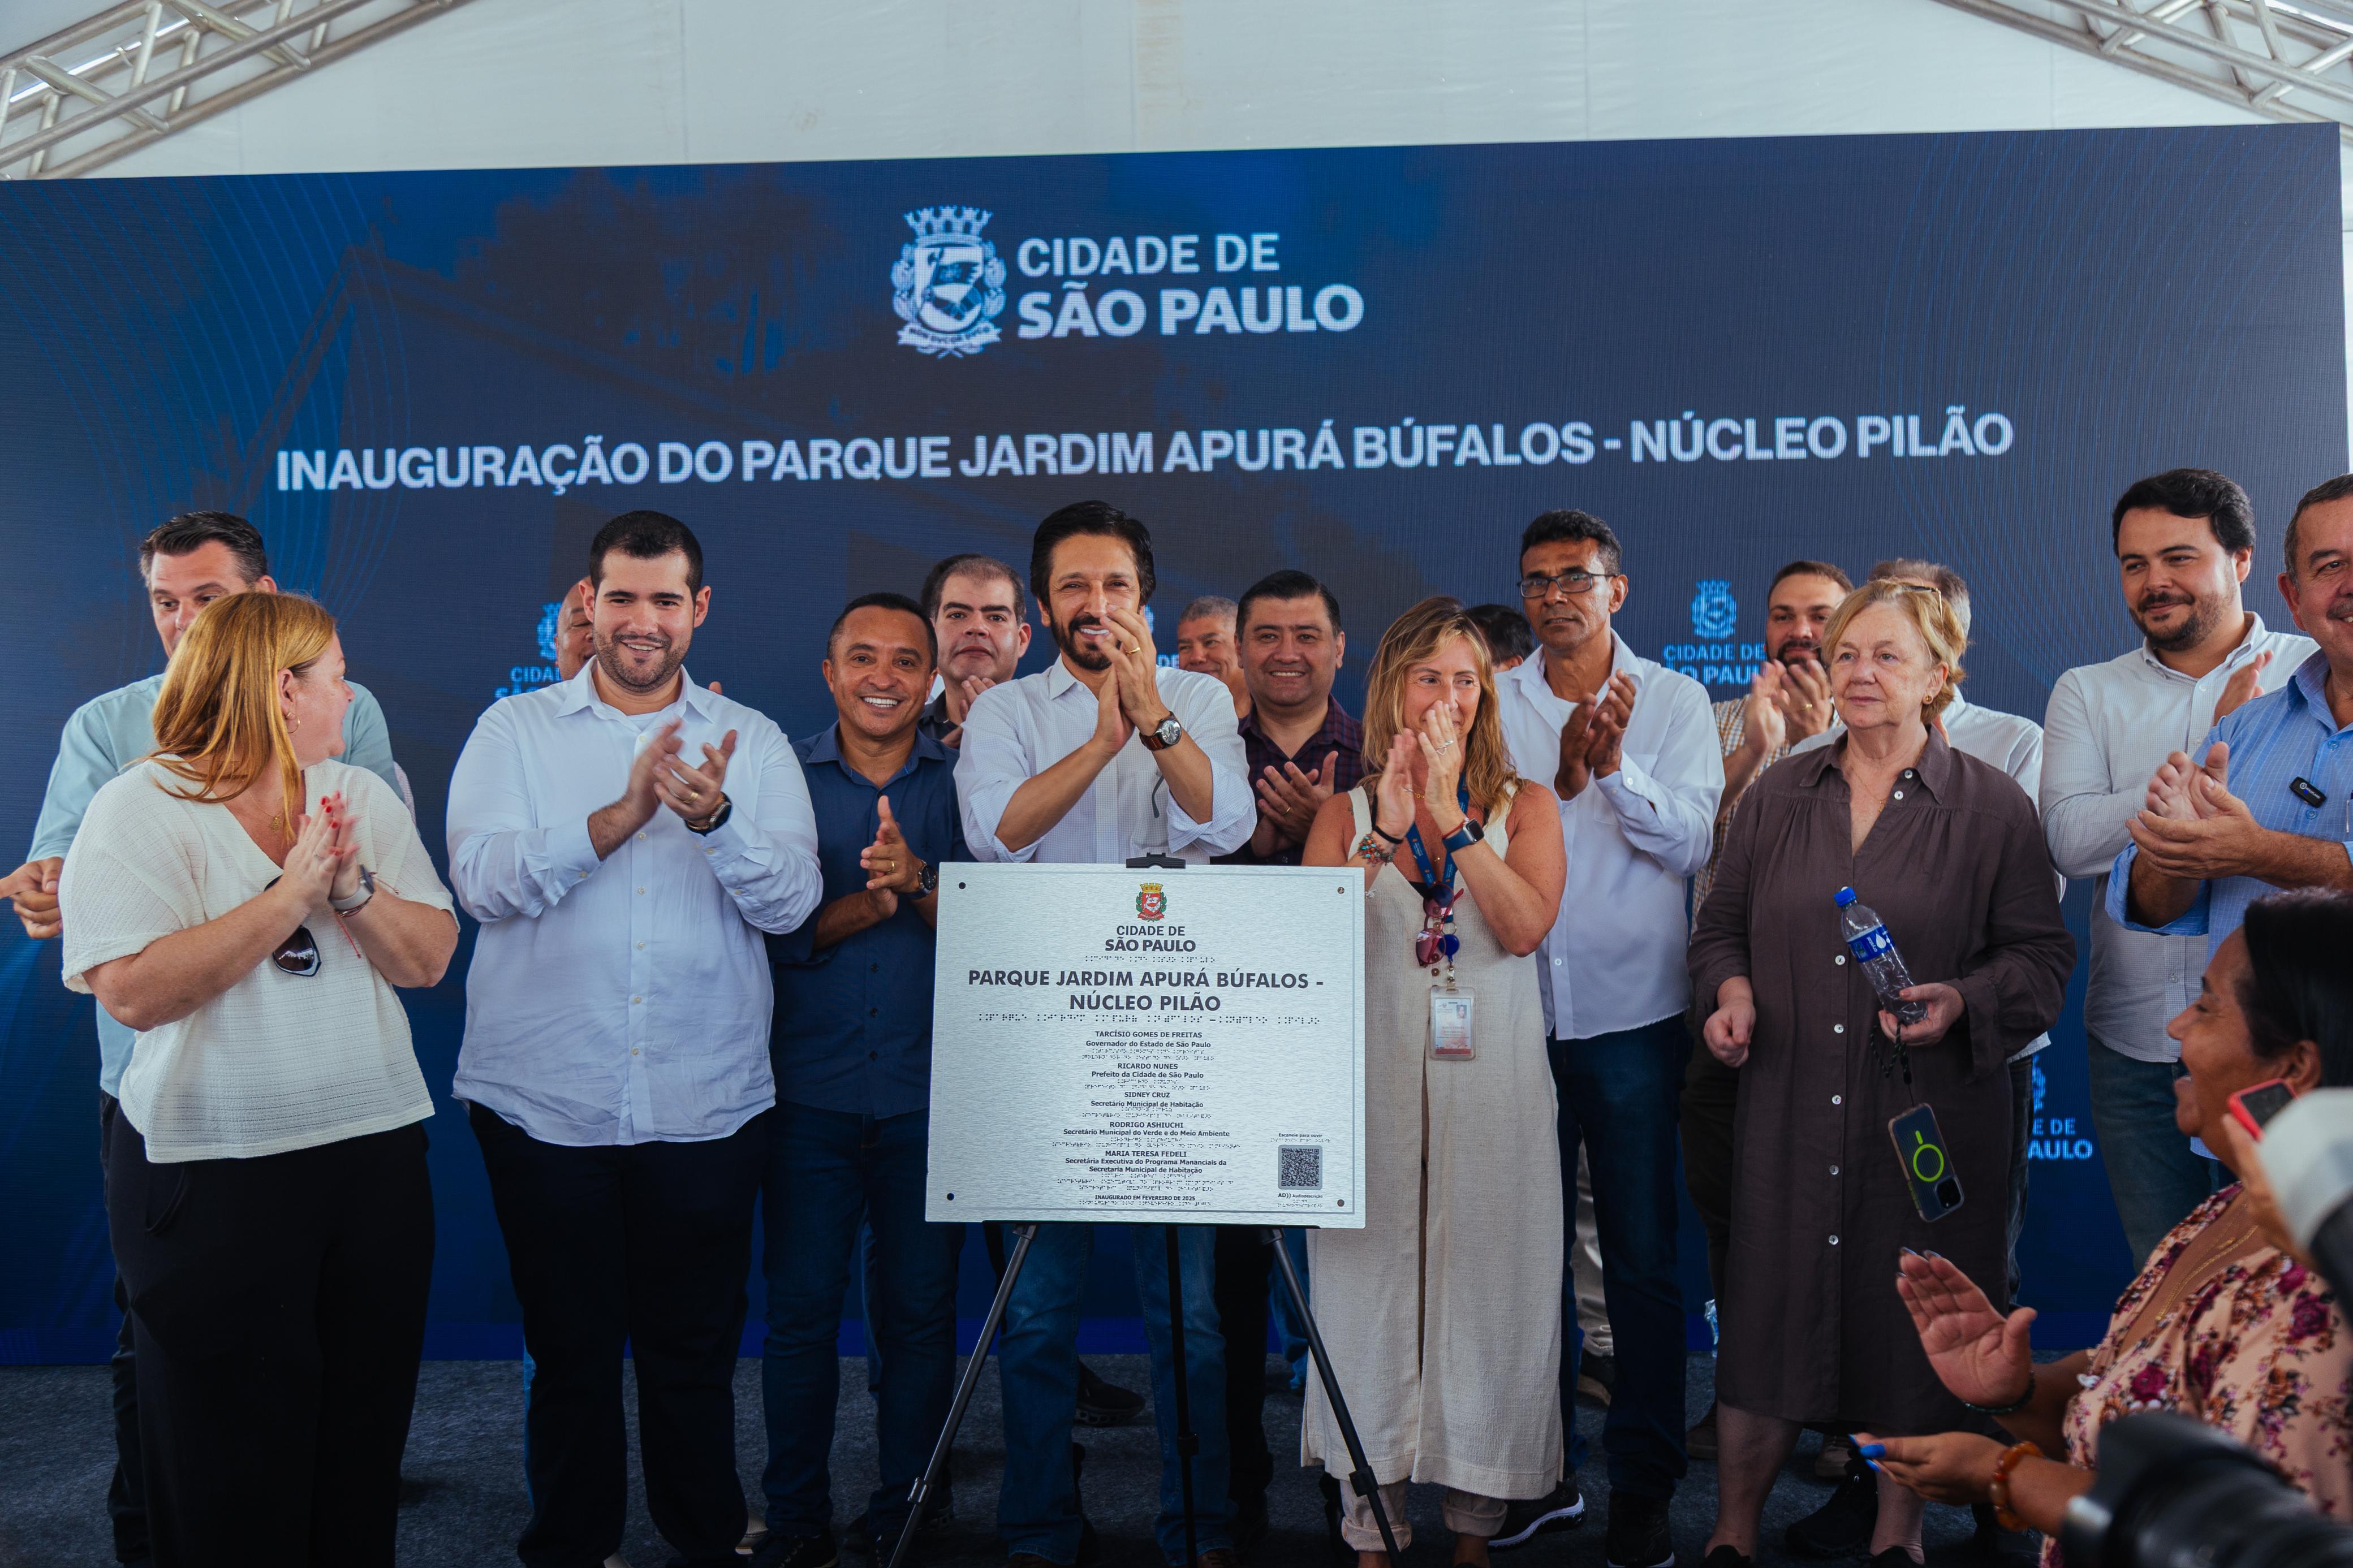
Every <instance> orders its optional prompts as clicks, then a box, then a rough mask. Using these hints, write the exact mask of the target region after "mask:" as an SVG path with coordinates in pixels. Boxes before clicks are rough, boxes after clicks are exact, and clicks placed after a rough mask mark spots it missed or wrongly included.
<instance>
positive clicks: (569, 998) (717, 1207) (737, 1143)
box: [449, 511, 821, 1568]
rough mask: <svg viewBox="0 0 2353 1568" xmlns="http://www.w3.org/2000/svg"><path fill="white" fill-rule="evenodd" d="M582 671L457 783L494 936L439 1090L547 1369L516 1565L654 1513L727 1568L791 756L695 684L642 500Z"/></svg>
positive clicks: (694, 1550) (805, 859)
mask: <svg viewBox="0 0 2353 1568" xmlns="http://www.w3.org/2000/svg"><path fill="white" fill-rule="evenodd" d="M588 575H589V582H590V584H591V590H592V594H593V598H592V600H591V616H592V617H593V620H594V625H595V633H596V636H595V650H596V651H595V657H594V658H591V659H590V661H589V663H588V664H587V666H586V668H583V669H582V670H581V671H580V673H579V674H577V675H575V677H573V678H572V679H570V680H568V681H565V682H563V683H562V684H560V685H555V686H550V687H543V688H541V689H538V690H535V691H530V692H525V693H523V694H522V695H520V696H515V697H510V698H507V699H506V700H503V701H501V702H499V703H497V704H496V705H494V706H493V707H492V708H491V710H489V711H488V712H486V713H484V714H483V715H482V717H481V719H480V721H479V722H478V723H477V724H476V725H475V727H474V733H473V734H472V736H471V737H470V739H469V740H468V741H467V742H466V749H465V751H464V752H463V753H462V754H460V755H459V759H458V768H457V773H456V774H455V776H454V777H452V778H451V780H450V783H449V871H450V881H451V883H452V885H453V886H454V888H455V890H456V892H457V895H458V899H459V902H460V903H462V904H463V905H464V906H465V908H466V910H467V912H469V913H470V914H471V915H473V916H474V918H475V919H476V920H479V921H481V922H482V925H481V931H480V934H479V936H478V937H477V938H476V940H475V944H474V957H473V964H472V968H471V969H470V972H469V973H468V976H467V983H466V1037H465V1044H464V1047H463V1048H462V1050H461V1051H460V1053H459V1058H458V1073H457V1081H456V1083H455V1085H454V1093H455V1094H456V1096H457V1098H459V1100H465V1101H467V1102H469V1105H470V1120H471V1122H472V1125H473V1129H474V1135H475V1137H476V1139H477V1140H478V1141H479V1142H480V1144H481V1146H482V1161H483V1164H484V1166H485V1167H486V1168H487V1170H488V1172H489V1175H490V1182H491V1201H492V1204H493V1205H494V1206H495V1208H496V1210H497V1213H498V1217H499V1228H500V1230H501V1232H502V1233H503V1235H504V1237H505V1239H506V1247H507V1257H508V1263H509V1268H510V1272H511V1274H512V1279H513V1281H514V1289H515V1296H516V1298H517V1300H520V1301H521V1303H522V1318H523V1343H524V1345H525V1347H526V1348H527V1349H528V1350H529V1352H530V1353H531V1356H532V1359H533V1363H535V1370H534V1373H533V1379H532V1384H531V1401H530V1406H529V1409H528V1412H527V1413H526V1415H525V1421H526V1423H527V1426H528V1433H529V1441H528V1445H527V1454H528V1458H527V1460H526V1465H527V1468H528V1470H529V1473H530V1477H531V1497H532V1514H531V1520H530V1522H529V1524H528V1525H527V1526H526V1527H525V1529H524V1531H523V1534H522V1542H521V1543H520V1548H519V1551H520V1555H521V1556H522V1561H523V1562H524V1563H527V1564H540V1563H546V1564H551V1565H553V1564H560V1563H561V1564H568V1563H600V1562H603V1561H604V1560H605V1558H606V1557H607V1556H608V1555H610V1554H611V1553H613V1552H615V1551H617V1549H618V1548H619V1546H620V1542H621V1531H622V1525H623V1521H624V1517H625V1512H626V1510H627V1507H628V1478H627V1472H626V1465H627V1458H626V1450H625V1447H624V1445H623V1429H622V1411H621V1357H622V1349H623V1345H624V1343H626V1344H627V1345H628V1347H629V1350H630V1352H631V1356H632V1359H633V1360H634V1362H635V1363H636V1366H637V1374H638V1415H639V1423H638V1426H639V1433H640V1441H641V1444H642V1447H643V1449H644V1456H645V1476H646V1501H647V1505H648V1508H649V1511H650V1512H651V1514H652V1516H653V1521H654V1525H655V1528H656V1529H658V1530H659V1531H661V1533H662V1535H663V1536H664V1537H665V1538H666V1539H667V1540H668V1541H669V1542H670V1545H671V1546H673V1547H674V1548H676V1549H677V1550H678V1552H679V1553H680V1556H681V1559H682V1560H683V1561H684V1562H685V1563H688V1564H691V1568H718V1565H720V1564H732V1563H734V1562H735V1561H736V1557H735V1544H736V1542H737V1541H738V1540H739V1539H740V1538H741V1537H742V1535H743V1533H744V1494H743V1490H742V1488H741V1486H740V1485H739V1483H738V1481H737V1479H736V1468H735V1406H734V1396H733V1374H734V1370H735V1360H736V1353H737V1349H738V1342H739V1338H740V1335H741V1332H742V1314H743V1307H742V1301H743V1292H744V1275H745V1271H746V1269H747V1268H748V1265H749V1261H750V1257H751V1241H752V1205H753V1199H754V1195H755V1194H756V1193H757V1192H758V1190H759V1183H760V1176H761V1173H762V1171H763V1170H764V1168H765V1162H766V1158H767V1135H768V1125H769V1121H770V1117H769V1115H768V1111H769V1110H770V1109H771V1107H773V1106H774V1104H775V1102H776V1085H775V1080H774V1079H773V1078H772V1077H771V1075H770V1071H769V1065H768V1026H769V1016H770V1012H771V1006H772V992H771V987H770V981H769V973H768V960H767V953H766V951H765V945H764V943H763V941H762V937H761V933H762V932H764V931H776V932H782V931H792V930H794V929H795V928H797V926H799V925H800V924H801V922H802V921H805V920H806V919H807V918H808V915H809V912H810V911H811V910H813V909H814V908H815V907H816V904H817V901H818V893H819V890H820V887H821V883H820V879H819V875H818V862H817V829H816V824H815V820H814V818H813V816H812V814H811V811H810V808H809V797H808V790H807V785H806V784H805V783H804V782H803V780H802V777H801V770H800V763H799V762H798V760H797V759H796V758H795V756H794V755H793V752H792V748H791V747H790V746H789V745H788V744H787V743H786V739H785V735H784V732H783V731H780V730H779V729H777V727H776V724H775V723H774V722H772V721H770V720H768V719H767V718H766V717H765V715H763V714H761V713H758V712H756V711H754V710H752V709H750V708H746V707H745V706H744V705H743V704H742V703H740V702H732V701H729V700H727V699H725V698H723V697H722V696H720V695H719V694H718V693H716V692H712V691H709V690H706V689H703V688H702V687H700V686H698V685H696V684H695V683H694V681H693V679H691V677H690V676H688V675H687V673H686V670H685V668H684V667H685V660H686V652H687V647H688V645H689V644H690V643H691V640H692V638H693V635H694V628H695V627H696V626H700V625H702V620H703V617H704V616H705V615H707V614H708V613H709V610H710V605H711V590H710V589H709V588H708V587H706V586H704V585H703V583H702V546H701V545H700V544H699V543H698V542H696V540H695V537H694V535H693V534H692V532H691V531H689V530H688V529H687V528H686V526H685V525H684V524H683V523H681V522H679V521H676V520H675V519H673V518H669V517H665V516H663V515H662V514H661V513H659V512H653V511H634V512H628V513H625V514H623V515H622V516H620V517H617V518H615V519H614V520H613V521H611V522H609V523H607V524H606V526H605V528H604V529H603V531H600V532H599V533H598V534H597V535H596V541H595V542H594V543H592V544H591V545H590V546H589V562H588Z"/></svg>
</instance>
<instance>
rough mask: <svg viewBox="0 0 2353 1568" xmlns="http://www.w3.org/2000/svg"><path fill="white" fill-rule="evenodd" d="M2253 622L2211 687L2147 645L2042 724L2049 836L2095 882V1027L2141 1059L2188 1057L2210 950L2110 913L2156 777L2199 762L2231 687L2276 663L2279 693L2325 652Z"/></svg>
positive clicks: (2084, 677) (2064, 682) (2097, 670)
mask: <svg viewBox="0 0 2353 1568" xmlns="http://www.w3.org/2000/svg"><path fill="white" fill-rule="evenodd" d="M2316 646H2317V645H2316V644H2315V643H2314V642H2313V640H2312V639H2311V638H2310V637H2299V636H2297V635H2296V634H2295V633H2293V632H2274V631H2268V630H2266V629H2265V628H2264V626H2263V617H2261V616H2254V617H2253V625H2252V626H2250V627H2249V629H2248V632H2247V635H2246V636H2245V637H2243V638H2242V639H2241V640H2240V643H2239V646H2238V647H2234V648H2232V650H2231V655H2230V657H2229V658H2225V659H2224V660H2223V661H2222V662H2221V664H2219V665H2217V666H2216V667H2215V668H2212V669H2211V670H2209V671H2208V672H2207V673H2206V675H2205V677H2204V678H2203V679H2198V680H2192V679H2190V678H2189V677H2188V676H2186V675H2184V674H2182V673H2181V672H2180V671H2179V670H2178V669H2173V668H2168V667H2167V666H2166V664H2165V663H2164V662H2163V661H2162V660H2160V659H2159V658H2158V657H2157V655H2156V654H2154V653H2152V652H2150V651H2149V648H2148V645H2147V643H2146V642H2144V643H2143V644H2142V645H2141V646H2140V647H2137V648H2135V649H2133V650H2132V651H2131V652H2130V653H2127V654H2125V655H2122V656H2121V657H2119V658H2112V659H2110V660H2109V661H2108V662H2107V663H2105V664H2087V665H2084V666H2083V667H2081V668H2076V669H2071V670H2069V671H2068V672H2067V673H2066V674H2064V675H2063V676H2061V677H2060V678H2059V684H2058V685H2057V686H2055V687H2053V688H2052V692H2051V709H2050V711H2049V712H2048V713H2047V714H2046V715H2045V716H2044V718H2043V741H2042V834H2043V837H2045V838H2046V839H2048V840H2049V841H2050V844H2051V859H2052V864H2053V865H2055V866H2057V867H2058V868H2059V870H2060V873H2061V875H2063V876H2068V877H2089V878H2091V879H2093V898H2092V969H2091V973H2090V975H2089V976H2088V977H2087V978H2086V980H2085V982H2084V1028H2085V1030H2087V1031H2088V1032H2089V1033H2091V1034H2092V1035H2093V1036H2094V1037H2096V1038H2097V1039H2098V1040H2099V1042H2100V1043H2101V1044H2102V1045H2104V1046H2106V1047H2108V1048H2110V1049H2111V1050H2114V1051H2116V1053H2118V1054H2119V1055H2122V1056H2127V1057H2131V1058H2134V1059H2135V1060H2137V1061H2145V1062H2168V1061H2176V1060H2179V1058H2180V1056H2181V1047H2179V1046H2178V1045H2176V1044H2174V1043H2173V1041H2171V1040H2169V1039H2168V1038H2167V1037H2166V1034H2165V1026H2166V1023H2167V1021H2168V1020H2169V1019H2170V1018H2172V1016H2174V1015H2175V1014H2176V1013H2179V1012H2180V1011H2181V1010H2182V1009H2183V1008H2184V1007H2187V1006H2189V1004H2190V1002H2191V1000H2192V999H2194V998H2195V997H2196V996H2197V994H2198V985H2199V980H2200V976H2202V975H2203V974H2204V973H2205V971H2206V946H2207V943H2206V939H2205V938H2204V937H2203V936H2165V935H2160V934H2158V933H2157V932H2154V931H2127V930H2126V929H2125V928H2124V927H2122V926H2120V925H2118V924H2117V923H2116V921H2115V920H2113V919H2112V918H2110V916H2109V914H2108V907H2107V906H2108V868H2109V867H2110V866H2112V865H2114V864H2115V863H2116V857H2117V856H2118V855H2119V854H2121V853H2123V851H2124V847H2125V846H2126V844H2128V843H2130V842H2131V841H2132V836H2131V835H2130V834H2128V833H2127V832H2126V831H2125V826H2126V824H2127V823H2129V822H2130V821H2131V820H2132V819H2133V817H2134V816H2135V815H2136V814H2137V813H2138V812H2139V810H2140V808H2141V805H2142V802H2143V800H2144V799H2145V798H2146V797H2147V793H2148V780H2149V775H2150V774H2152V773H2156V772H2157V770H2158V768H2159V767H2161V766H2163V765H2164V763H2165V759H2166V757H2167V755H2168V753H2170V752H2189V753H2190V754H2191V755H2193V756H2195V755H2197V754H2198V751H2199V743H2200V742H2202V741H2203V740H2204V739H2205V738H2206V733H2207V731H2210V730H2211V729H2212V728H2213V727H2214V705H2215V703H2216V702H2218V701H2219V700H2221V696H2222V688H2223V687H2225V686H2227V685H2229V684H2230V681H2231V677H2232V676H2233V675H2235V674H2237V673H2238V672H2239V670H2240V669H2241V668H2244V667H2245V665H2246V664H2247V662H2248V661H2249V660H2250V659H2253V658H2255V657H2256V656H2257V655H2258V654H2263V653H2269V654H2270V655H2271V656H2272V662H2271V668H2269V669H2267V670H2265V671H2264V672H2263V674H2264V689H2266V690H2270V691H2276V690H2278V689H2280V688H2281V687H2283V686H2284V685H2286V684H2287V681H2288V678H2289V677H2290V676H2291V675H2293V674H2295V668H2296V666H2298V665H2299V664H2302V663H2303V662H2304V661H2305V660H2306V658H2310V657H2311V656H2312V653H2313V652H2314V650H2315V648H2316Z"/></svg>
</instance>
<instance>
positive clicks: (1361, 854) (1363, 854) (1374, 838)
mask: <svg viewBox="0 0 2353 1568" xmlns="http://www.w3.org/2000/svg"><path fill="white" fill-rule="evenodd" d="M1397 852H1398V847H1397V846H1396V845H1395V844H1391V843H1388V842H1387V841H1385V840H1384V839H1383V838H1382V837H1381V835H1380V831H1379V829H1377V828H1376V829H1375V830H1373V831H1372V832H1370V833H1367V834H1366V835H1365V836H1364V837H1362V838H1359V839H1357V840H1356V851H1355V855H1356V858H1357V859H1359V860H1363V861H1366V862H1367V863H1369V864H1373V865H1379V866H1385V865H1387V864H1388V862H1389V861H1390V860H1391V859H1393V858H1396V855H1397Z"/></svg>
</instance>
